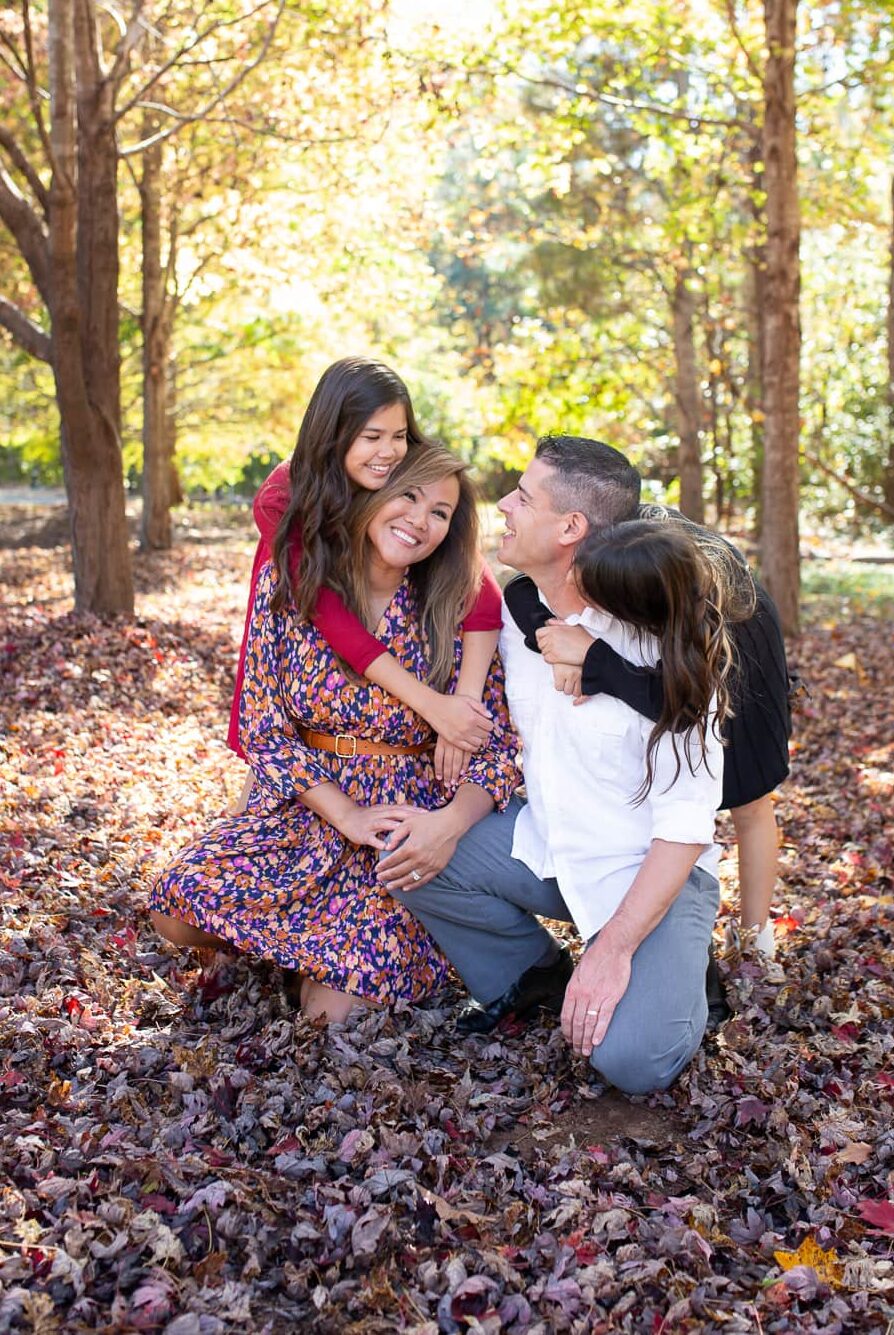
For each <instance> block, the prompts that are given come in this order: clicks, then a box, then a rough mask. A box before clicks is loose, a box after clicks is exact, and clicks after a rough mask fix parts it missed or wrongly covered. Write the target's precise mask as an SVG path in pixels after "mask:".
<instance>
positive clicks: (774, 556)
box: [761, 0, 801, 635]
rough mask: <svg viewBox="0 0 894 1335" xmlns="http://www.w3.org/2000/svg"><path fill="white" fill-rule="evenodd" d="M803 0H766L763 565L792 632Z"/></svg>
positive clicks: (795, 618)
mask: <svg viewBox="0 0 894 1335" xmlns="http://www.w3.org/2000/svg"><path fill="white" fill-rule="evenodd" d="M797 9H798V6H797V0H765V3H764V23H765V30H766V42H767V53H766V65H765V70H764V127H763V148H764V187H765V190H766V196H767V203H766V217H767V246H766V273H765V278H764V300H763V305H762V308H761V310H762V315H761V318H762V322H763V368H762V369H763V395H764V423H763V425H764V479H763V532H762V538H761V570H762V573H763V576H764V579H765V581H766V584H767V588H768V590H769V592H770V594H771V595H772V597H773V599H774V600H775V602H776V605H777V607H778V608H779V614H780V617H781V619H782V625H783V628H784V629H785V631H786V633H787V634H790V635H791V634H794V633H796V632H797V630H798V626H799V606H798V602H799V589H800V567H799V550H798V493H799V477H798V449H799V435H800V420H799V384H800V351H801V325H800V314H799V293H800V281H801V273H800V255H799V241H800V213H799V208H798V178H797V157H796V129H795V40H796V29H797Z"/></svg>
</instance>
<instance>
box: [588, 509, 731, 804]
mask: <svg viewBox="0 0 894 1335" xmlns="http://www.w3.org/2000/svg"><path fill="white" fill-rule="evenodd" d="M575 576H576V579H577V584H578V588H579V589H580V591H581V594H582V596H583V597H584V598H585V599H586V600H587V602H589V603H592V604H593V605H594V606H596V607H600V608H602V609H603V610H604V611H606V612H608V613H609V614H610V615H611V616H614V617H617V618H618V620H619V621H624V622H626V623H627V624H628V625H631V626H634V627H635V628H636V629H637V630H639V631H640V632H641V633H643V634H649V635H653V636H654V637H655V639H656V640H657V641H658V644H659V647H660V653H661V671H662V678H663V682H664V708H663V709H662V712H661V715H660V717H659V719H658V722H657V723H656V724H655V726H654V728H653V729H652V732H651V734H650V736H649V742H648V746H647V748H646V777H645V779H644V781H643V785H642V788H641V789H640V791H639V793H638V794H637V801H639V802H641V801H643V800H644V799H645V797H646V796H647V795H648V793H649V790H650V789H651V787H652V783H653V781H654V777H655V767H654V762H655V748H656V747H657V745H658V743H659V741H660V740H661V738H662V737H663V736H664V735H665V733H670V735H671V739H672V743H673V749H674V757H675V760H676V765H677V768H676V774H679V773H680V766H681V763H682V762H681V750H680V749H679V748H682V755H684V756H685V757H686V761H687V763H688V765H689V768H690V770H692V771H693V772H694V771H695V769H696V768H697V767H698V765H699V764H700V763H705V752H706V742H707V735H708V728H709V727H714V728H717V727H719V725H720V724H721V723H722V722H723V720H724V719H725V718H726V717H727V716H728V715H729V713H730V701H729V688H728V678H729V674H730V671H731V669H732V665H733V650H732V646H731V643H730V640H729V636H728V634H727V628H726V627H727V619H726V617H725V616H724V612H723V602H724V590H723V585H722V583H719V582H718V580H717V579H716V577H715V571H714V570H713V569H712V567H711V565H710V563H709V562H708V560H707V558H706V557H705V556H704V555H703V553H702V552H701V551H700V550H699V547H698V545H697V544H696V543H695V542H694V541H693V539H692V537H691V536H690V535H689V534H688V533H687V532H686V531H685V529H684V528H682V527H681V526H678V525H676V524H668V523H661V522H656V521H654V520H648V519H634V520H630V521H629V522H627V523H624V524H615V525H613V526H612V527H610V528H606V529H599V530H596V531H594V532H591V533H589V534H588V535H587V537H585V538H584V540H583V542H581V544H580V546H579V547H578V549H577V552H576V553H575ZM715 696H716V716H715V718H714V719H712V718H711V717H710V715H711V713H712V712H713V710H714V707H715ZM693 743H696V745H695V754H694V755H693ZM675 777H676V775H675Z"/></svg>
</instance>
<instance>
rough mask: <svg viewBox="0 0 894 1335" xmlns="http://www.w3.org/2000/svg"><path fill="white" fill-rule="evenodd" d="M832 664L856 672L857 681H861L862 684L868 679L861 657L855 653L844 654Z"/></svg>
mask: <svg viewBox="0 0 894 1335" xmlns="http://www.w3.org/2000/svg"><path fill="white" fill-rule="evenodd" d="M832 666H833V667H840V668H847V669H848V671H850V672H856V674H857V681H858V682H859V683H860V685H861V686H862V685H863V684H864V682H865V681H866V673H865V672H864V671H863V664H862V663H861V662H860V660H859V658H858V657H857V655H856V654H854V653H850V654H842V655H841V657H840V658H836V659H835V662H834V663H833V665H832Z"/></svg>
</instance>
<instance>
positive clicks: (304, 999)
mask: <svg viewBox="0 0 894 1335" xmlns="http://www.w3.org/2000/svg"><path fill="white" fill-rule="evenodd" d="M374 1005H375V1002H372V1001H367V1000H366V998H365V997H354V996H351V995H350V994H349V993H347V992H336V991H335V988H333V987H327V986H326V985H325V983H318V982H316V981H315V980H314V979H313V978H305V979H304V981H303V982H302V984H301V1013H302V1015H304V1016H306V1017H307V1019H308V1020H319V1019H321V1018H325V1019H326V1020H328V1021H329V1023H330V1024H341V1022H342V1020H346V1019H347V1018H348V1016H349V1015H350V1013H351V1011H352V1010H354V1008H355V1007H356V1006H363V1007H370V1006H374Z"/></svg>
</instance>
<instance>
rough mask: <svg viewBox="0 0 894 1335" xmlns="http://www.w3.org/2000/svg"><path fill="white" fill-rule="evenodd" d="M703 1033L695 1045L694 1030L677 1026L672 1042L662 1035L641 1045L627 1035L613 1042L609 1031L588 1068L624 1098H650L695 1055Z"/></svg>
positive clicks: (665, 1034) (688, 1025)
mask: <svg viewBox="0 0 894 1335" xmlns="http://www.w3.org/2000/svg"><path fill="white" fill-rule="evenodd" d="M703 1033H704V1030H702V1033H700V1034H699V1035H698V1041H696V1037H695V1031H694V1029H693V1026H692V1025H691V1024H689V1023H687V1024H684V1025H682V1026H680V1028H679V1029H678V1031H677V1035H676V1037H675V1038H670V1037H669V1035H668V1034H667V1031H664V1032H659V1033H657V1034H654V1035H649V1034H646V1035H644V1036H643V1038H642V1040H641V1041H640V1042H636V1041H631V1039H630V1036H629V1035H628V1036H627V1038H626V1039H622V1040H621V1041H615V1042H612V1036H611V1031H609V1033H608V1035H607V1036H606V1038H605V1041H604V1042H603V1043H601V1044H600V1045H599V1047H598V1048H594V1049H593V1051H592V1053H591V1054H590V1065H591V1066H592V1067H593V1069H594V1070H595V1071H597V1072H598V1073H599V1075H601V1076H602V1078H603V1079H604V1080H607V1081H608V1083H609V1084H610V1085H614V1086H615V1088H616V1089H620V1090H621V1091H622V1092H623V1093H624V1094H650V1093H652V1091H653V1090H657V1089H667V1087H668V1085H671V1084H673V1082H674V1080H676V1078H677V1076H678V1075H679V1074H680V1072H681V1071H682V1070H683V1068H684V1067H685V1066H687V1065H688V1064H689V1062H690V1061H691V1060H692V1058H693V1057H694V1056H695V1054H696V1052H697V1051H698V1048H699V1045H700V1043H701V1040H702V1035H703Z"/></svg>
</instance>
